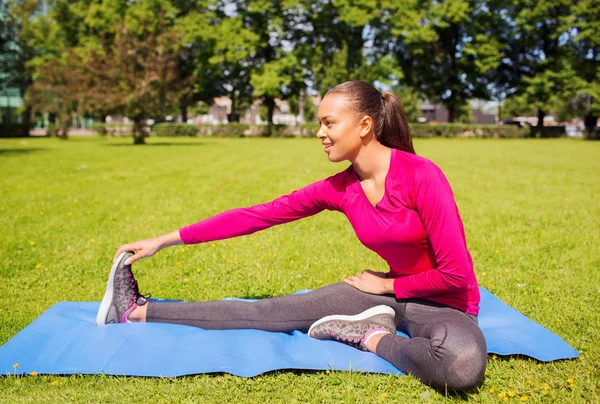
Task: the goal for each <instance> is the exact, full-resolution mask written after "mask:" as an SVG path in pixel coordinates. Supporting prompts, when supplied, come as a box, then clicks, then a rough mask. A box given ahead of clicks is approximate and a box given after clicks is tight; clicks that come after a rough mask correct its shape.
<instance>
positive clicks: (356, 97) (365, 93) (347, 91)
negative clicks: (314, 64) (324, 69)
mask: <svg viewBox="0 0 600 404" xmlns="http://www.w3.org/2000/svg"><path fill="white" fill-rule="evenodd" d="M327 94H343V95H344V96H345V97H346V98H347V101H348V104H349V105H350V108H352V110H354V111H355V112H356V113H358V114H364V115H369V116H370V117H371V118H372V119H373V121H375V128H374V131H375V138H376V139H377V140H378V141H379V143H381V144H382V145H384V146H387V147H393V148H394V149H400V150H403V151H406V152H409V153H413V154H416V153H415V149H414V147H413V144H412V137H411V134H410V128H409V127H408V121H407V119H406V115H405V114H404V110H403V109H402V103H401V102H400V99H399V98H398V97H397V96H395V95H394V94H392V93H390V92H387V91H384V92H383V93H382V92H380V91H379V90H378V89H376V88H375V87H373V86H372V85H371V84H369V83H367V82H366V81H361V80H353V81H346V82H345V83H342V84H338V85H337V86H335V87H333V88H332V89H331V90H329V91H328V92H327ZM327 94H326V95H327Z"/></svg>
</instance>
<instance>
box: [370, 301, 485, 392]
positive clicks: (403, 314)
mask: <svg viewBox="0 0 600 404" xmlns="http://www.w3.org/2000/svg"><path fill="white" fill-rule="evenodd" d="M396 319H397V322H398V324H397V325H398V329H399V330H401V331H403V332H406V333H407V334H408V335H409V336H410V337H411V338H403V337H400V336H396V335H390V334H387V335H384V336H383V337H382V338H381V340H380V341H379V344H378V345H377V355H379V356H381V357H382V358H384V359H385V360H387V361H389V362H391V363H392V364H393V365H394V366H396V367H397V368H398V369H400V370H401V371H402V372H405V373H410V374H412V375H414V376H415V377H417V378H419V379H420V380H421V381H423V382H424V383H425V384H428V385H430V386H432V387H435V388H437V389H441V390H445V389H448V390H468V389H471V388H473V387H475V386H477V385H478V384H479V383H480V382H481V381H482V380H483V376H484V373H485V367H486V364H487V349H486V344H485V339H484V337H483V334H482V332H481V330H480V328H479V326H478V325H477V319H476V317H474V316H471V315H469V314H466V313H464V312H462V311H460V310H456V309H453V308H450V307H445V306H441V305H437V304H435V303H430V302H425V301H409V302H408V303H406V305H405V310H404V311H401V310H399V309H397V310H396Z"/></svg>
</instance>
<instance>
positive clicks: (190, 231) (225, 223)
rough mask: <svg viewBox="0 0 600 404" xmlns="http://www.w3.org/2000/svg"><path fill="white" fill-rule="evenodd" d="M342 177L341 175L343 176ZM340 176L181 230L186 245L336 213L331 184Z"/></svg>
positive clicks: (228, 212)
mask: <svg viewBox="0 0 600 404" xmlns="http://www.w3.org/2000/svg"><path fill="white" fill-rule="evenodd" d="M340 174H341V173H340ZM336 177H338V175H335V176H332V177H329V178H327V179H324V180H321V181H317V182H315V183H312V184H310V185H308V186H306V187H304V188H302V189H299V190H296V191H293V192H292V193H290V194H287V195H283V196H280V197H279V198H277V199H274V200H272V201H271V202H268V203H264V204H259V205H254V206H251V207H248V208H238V209H231V210H228V211H226V212H222V213H219V214H217V215H215V216H212V217H209V218H207V219H204V220H202V221H200V222H198V223H195V224H192V225H190V226H186V227H183V228H181V229H180V230H179V235H180V236H181V240H182V241H183V242H184V243H185V244H197V243H205V242H208V241H214V240H223V239H228V238H233V237H238V236H244V235H248V234H252V233H255V232H257V231H259V230H264V229H266V228H269V227H271V226H275V225H278V224H283V223H288V222H291V221H294V220H298V219H302V218H305V217H309V216H312V215H315V214H317V213H319V212H321V211H322V210H324V209H329V210H334V209H336V205H337V204H336V203H335V199H336V190H335V187H334V185H333V184H332V182H333V181H334V180H335V178H336Z"/></svg>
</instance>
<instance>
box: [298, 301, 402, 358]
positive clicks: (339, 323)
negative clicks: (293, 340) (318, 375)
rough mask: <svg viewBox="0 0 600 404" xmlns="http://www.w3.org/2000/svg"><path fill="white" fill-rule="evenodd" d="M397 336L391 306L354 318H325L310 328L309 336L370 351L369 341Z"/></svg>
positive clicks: (380, 307) (334, 316) (394, 314)
mask: <svg viewBox="0 0 600 404" xmlns="http://www.w3.org/2000/svg"><path fill="white" fill-rule="evenodd" d="M388 332H389V333H392V334H396V312H395V311H394V309H392V308H391V307H390V306H383V305H381V306H375V307H372V308H370V309H368V310H365V311H363V312H362V313H359V314H356V315H354V316H341V315H333V316H327V317H323V318H322V319H320V320H318V321H316V322H315V323H314V324H313V325H311V326H310V329H309V330H308V336H309V337H312V338H316V339H320V340H335V341H339V342H343V343H344V344H347V345H350V346H353V347H355V348H358V349H360V350H363V351H368V349H367V345H366V342H367V340H368V339H369V338H370V337H371V336H373V335H375V334H380V333H388Z"/></svg>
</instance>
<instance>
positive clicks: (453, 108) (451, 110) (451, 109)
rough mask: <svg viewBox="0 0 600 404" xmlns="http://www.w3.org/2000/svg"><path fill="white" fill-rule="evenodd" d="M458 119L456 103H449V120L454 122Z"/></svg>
mask: <svg viewBox="0 0 600 404" xmlns="http://www.w3.org/2000/svg"><path fill="white" fill-rule="evenodd" d="M455 119H456V104H450V105H448V122H454V120H455Z"/></svg>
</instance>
